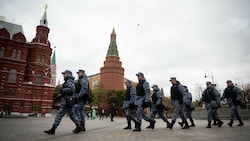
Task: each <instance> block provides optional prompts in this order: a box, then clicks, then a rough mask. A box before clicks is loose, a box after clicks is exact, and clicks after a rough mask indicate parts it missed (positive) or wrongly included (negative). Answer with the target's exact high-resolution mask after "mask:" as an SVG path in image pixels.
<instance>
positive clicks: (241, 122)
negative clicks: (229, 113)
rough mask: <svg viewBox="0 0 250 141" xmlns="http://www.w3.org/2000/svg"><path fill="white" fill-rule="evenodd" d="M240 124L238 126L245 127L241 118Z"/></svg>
mask: <svg viewBox="0 0 250 141" xmlns="http://www.w3.org/2000/svg"><path fill="white" fill-rule="evenodd" d="M239 122H240V124H238V125H237V126H243V125H244V123H243V121H242V119H241V118H239Z"/></svg>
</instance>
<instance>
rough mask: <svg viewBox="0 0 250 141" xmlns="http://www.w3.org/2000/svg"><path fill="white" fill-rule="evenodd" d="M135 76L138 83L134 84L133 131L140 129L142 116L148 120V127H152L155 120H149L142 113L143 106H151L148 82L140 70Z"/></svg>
mask: <svg viewBox="0 0 250 141" xmlns="http://www.w3.org/2000/svg"><path fill="white" fill-rule="evenodd" d="M136 76H137V78H138V81H139V83H138V84H137V86H136V95H135V105H136V106H137V110H136V123H135V129H134V130H133V132H138V131H141V122H142V118H143V119H144V120H146V121H148V122H150V127H151V128H152V129H154V125H155V120H151V119H150V118H149V117H147V116H146V114H145V113H144V108H149V107H150V106H151V101H150V95H151V94H150V87H149V83H148V82H147V81H146V79H145V77H144V74H143V73H142V72H138V73H137V74H136Z"/></svg>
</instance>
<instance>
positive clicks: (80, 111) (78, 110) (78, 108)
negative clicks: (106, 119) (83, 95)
mask: <svg viewBox="0 0 250 141" xmlns="http://www.w3.org/2000/svg"><path fill="white" fill-rule="evenodd" d="M74 113H75V115H76V116H77V118H78V120H79V122H80V123H81V124H82V125H85V112H84V103H83V102H79V103H77V104H75V105H74Z"/></svg>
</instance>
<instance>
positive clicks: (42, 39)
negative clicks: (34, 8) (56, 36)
mask: <svg viewBox="0 0 250 141" xmlns="http://www.w3.org/2000/svg"><path fill="white" fill-rule="evenodd" d="M47 7H48V6H47V5H46V6H45V11H44V13H43V17H42V19H41V20H40V25H38V26H37V27H36V37H35V38H34V39H33V40H32V43H42V44H50V43H49V40H48V35H49V28H48V20H47V13H46V10H47Z"/></svg>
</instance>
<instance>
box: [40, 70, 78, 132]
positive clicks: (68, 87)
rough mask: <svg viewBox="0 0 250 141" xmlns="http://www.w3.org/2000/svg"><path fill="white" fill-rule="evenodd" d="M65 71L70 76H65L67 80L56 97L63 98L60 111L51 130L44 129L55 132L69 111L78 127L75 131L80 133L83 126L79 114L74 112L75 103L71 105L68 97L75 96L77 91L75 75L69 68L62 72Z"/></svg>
mask: <svg viewBox="0 0 250 141" xmlns="http://www.w3.org/2000/svg"><path fill="white" fill-rule="evenodd" d="M65 73H67V74H68V76H67V77H65V78H64V81H65V82H64V83H63V87H62V89H61V90H60V94H59V95H58V97H57V98H56V99H59V98H61V107H60V109H59V111H58V113H57V114H56V117H55V121H54V123H53V126H52V128H51V129H50V130H46V131H44V132H45V133H47V134H54V133H55V129H56V128H57V127H58V125H59V124H60V122H61V120H62V118H63V116H64V115H65V113H67V114H68V115H69V116H70V119H71V120H72V121H73V122H74V123H75V124H76V127H77V128H76V130H74V131H73V132H74V133H78V132H79V131H80V130H81V129H82V126H81V125H80V122H79V120H78V118H77V116H76V115H75V113H74V112H73V105H71V103H70V102H69V100H68V97H69V96H73V95H74V93H75V85H74V77H73V76H72V73H71V71H69V70H65V71H64V72H63V73H62V74H65ZM55 101H56V100H55Z"/></svg>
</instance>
